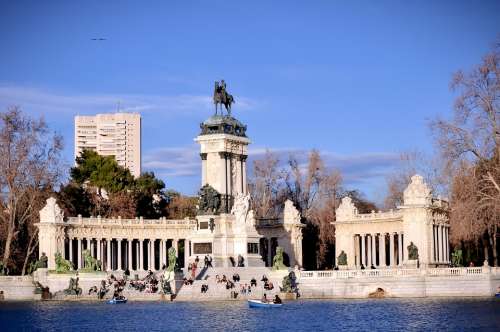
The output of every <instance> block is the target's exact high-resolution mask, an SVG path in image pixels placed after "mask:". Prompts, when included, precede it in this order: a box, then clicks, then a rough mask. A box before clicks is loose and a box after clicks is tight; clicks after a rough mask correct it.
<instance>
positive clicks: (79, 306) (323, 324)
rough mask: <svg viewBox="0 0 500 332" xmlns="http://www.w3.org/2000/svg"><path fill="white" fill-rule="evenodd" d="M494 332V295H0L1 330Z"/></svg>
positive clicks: (497, 313) (498, 312)
mask: <svg viewBox="0 0 500 332" xmlns="http://www.w3.org/2000/svg"><path fill="white" fill-rule="evenodd" d="M98 329H99V330H123V331H137V330H148V331H167V330H168V331H263V330H271V331H331V330H343V331H344V330H346V331H363V330H371V331H373V330H383V331H422V330H425V331H435V330H446V331H467V330H469V331H470V330H478V331H479V330H480V331H488V330H491V331H499V330H500V300H496V299H494V298H491V299H490V298H488V299H428V298H427V299H382V300H377V299H372V300H303V301H295V302H287V303H285V305H284V306H283V307H281V308H273V309H250V308H248V306H247V303H246V302H239V301H238V302H205V303H203V302H200V303H192V302H189V303H188V302H170V303H158V302H129V303H127V304H121V305H112V304H106V303H90V302H88V303H83V302H18V303H15V302H10V303H6V302H3V303H1V302H0V331H13V330H16V331H18V330H25V331H28V330H44V331H66V330H72V331H91V330H98Z"/></svg>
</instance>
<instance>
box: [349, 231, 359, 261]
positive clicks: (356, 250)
mask: <svg viewBox="0 0 500 332" xmlns="http://www.w3.org/2000/svg"><path fill="white" fill-rule="evenodd" d="M359 239H360V236H359V235H358V234H355V235H354V239H353V240H354V266H356V267H359V266H360V265H361V258H360V254H361V250H359ZM348 263H349V262H348Z"/></svg>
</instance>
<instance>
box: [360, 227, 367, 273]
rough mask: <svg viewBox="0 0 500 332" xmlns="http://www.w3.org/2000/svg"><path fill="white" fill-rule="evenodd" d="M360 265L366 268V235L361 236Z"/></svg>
mask: <svg viewBox="0 0 500 332" xmlns="http://www.w3.org/2000/svg"><path fill="white" fill-rule="evenodd" d="M360 236H361V265H364V266H365V267H366V235H365V234H361V235H360Z"/></svg>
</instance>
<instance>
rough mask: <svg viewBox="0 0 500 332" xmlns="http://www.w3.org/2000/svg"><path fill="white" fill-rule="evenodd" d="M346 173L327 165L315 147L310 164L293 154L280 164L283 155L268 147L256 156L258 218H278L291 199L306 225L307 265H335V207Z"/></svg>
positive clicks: (254, 201)
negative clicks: (273, 151)
mask: <svg viewBox="0 0 500 332" xmlns="http://www.w3.org/2000/svg"><path fill="white" fill-rule="evenodd" d="M341 183H342V177H341V175H340V173H339V172H338V171H337V170H331V169H328V168H326V167H325V166H324V164H323V160H322V159H321V156H320V154H319V152H318V151H316V150H312V151H311V153H310V154H309V156H308V159H307V164H306V166H303V165H301V164H300V163H299V160H298V159H297V158H296V157H295V156H290V157H289V160H288V163H287V164H286V165H285V166H284V167H280V160H279V158H278V157H277V156H276V155H275V154H274V153H272V152H269V151H266V154H265V155H264V157H263V158H262V159H259V160H255V161H254V164H253V174H252V177H251V179H250V186H249V188H250V193H251V196H252V208H253V209H254V210H255V211H256V216H257V217H258V218H277V217H279V216H280V214H281V212H282V209H283V206H284V202H285V201H286V200H287V199H290V200H292V201H293V202H294V205H295V206H296V207H297V209H298V210H299V212H300V213H301V216H302V219H303V222H305V224H306V227H305V229H304V236H303V250H304V257H305V259H304V267H306V268H309V269H316V268H318V267H326V266H331V264H332V262H333V256H334V251H335V250H334V243H335V228H334V226H333V225H332V224H331V222H333V221H334V220H335V209H336V207H338V204H339V198H340V193H341Z"/></svg>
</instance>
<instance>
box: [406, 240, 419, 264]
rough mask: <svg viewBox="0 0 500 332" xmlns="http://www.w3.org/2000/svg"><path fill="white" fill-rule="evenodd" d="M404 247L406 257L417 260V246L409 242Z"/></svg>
mask: <svg viewBox="0 0 500 332" xmlns="http://www.w3.org/2000/svg"><path fill="white" fill-rule="evenodd" d="M406 248H407V249H408V259H410V260H417V259H418V248H417V246H416V245H415V244H414V243H413V242H410V244H409V245H408V247H406Z"/></svg>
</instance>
